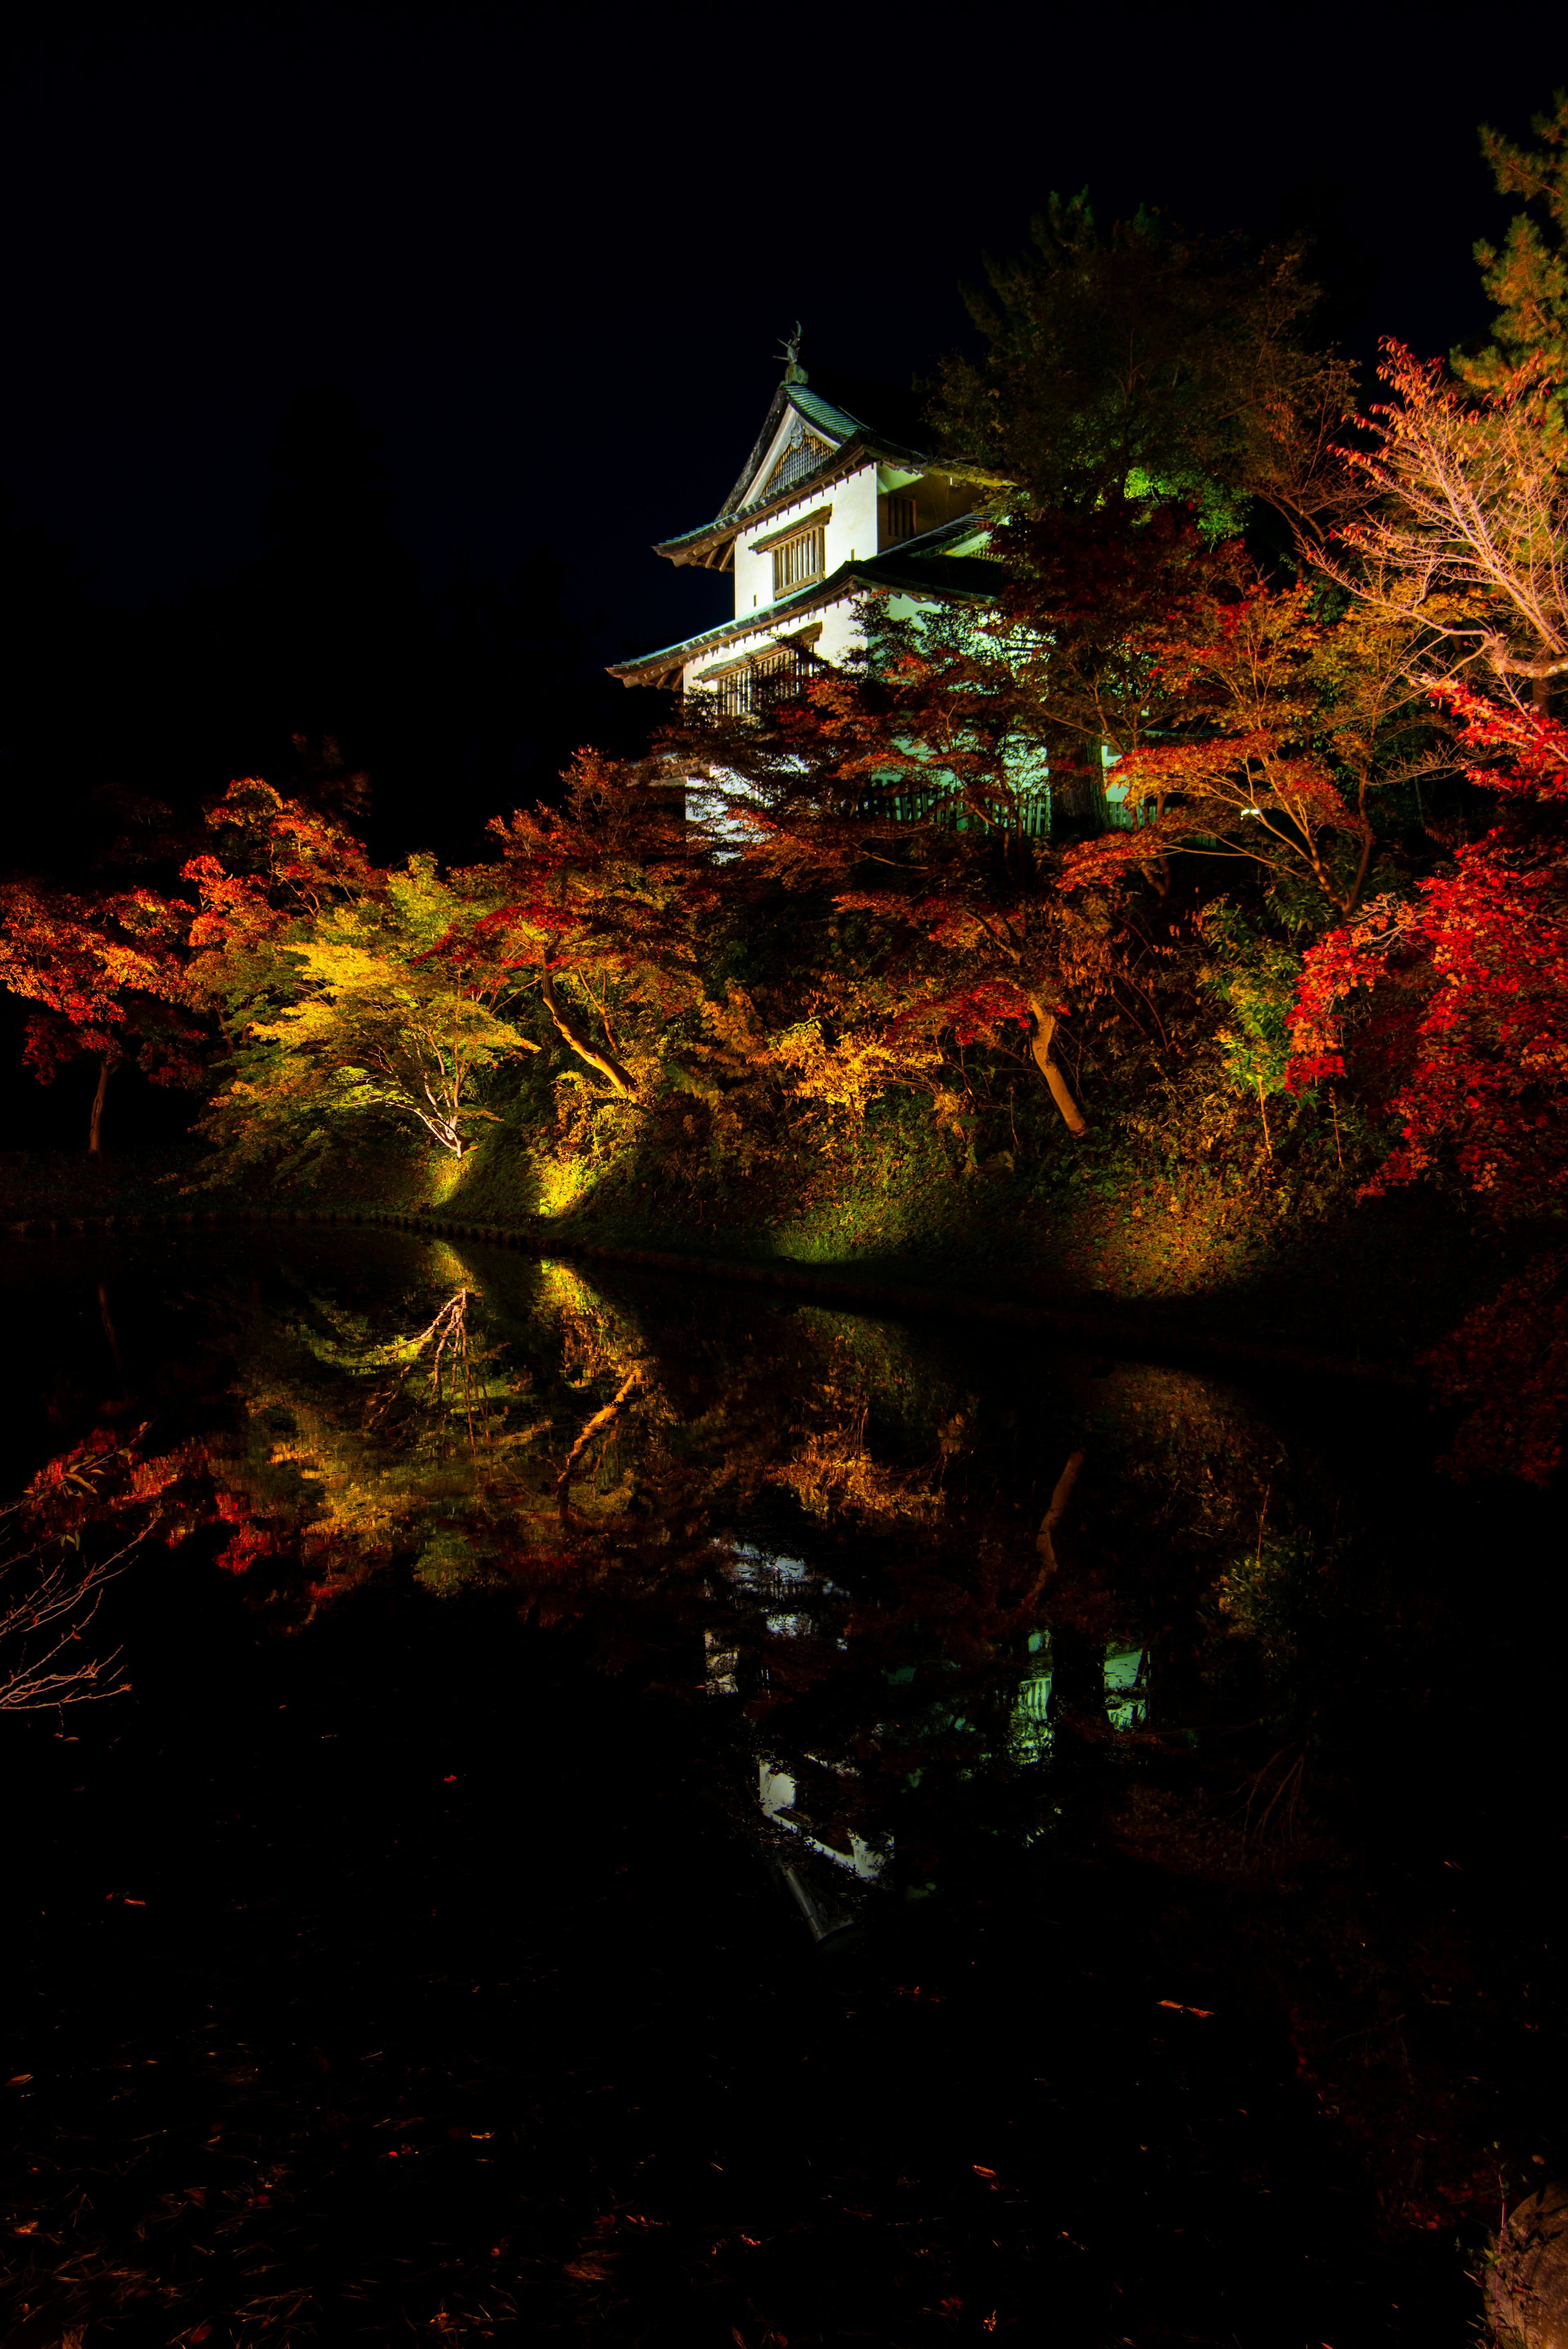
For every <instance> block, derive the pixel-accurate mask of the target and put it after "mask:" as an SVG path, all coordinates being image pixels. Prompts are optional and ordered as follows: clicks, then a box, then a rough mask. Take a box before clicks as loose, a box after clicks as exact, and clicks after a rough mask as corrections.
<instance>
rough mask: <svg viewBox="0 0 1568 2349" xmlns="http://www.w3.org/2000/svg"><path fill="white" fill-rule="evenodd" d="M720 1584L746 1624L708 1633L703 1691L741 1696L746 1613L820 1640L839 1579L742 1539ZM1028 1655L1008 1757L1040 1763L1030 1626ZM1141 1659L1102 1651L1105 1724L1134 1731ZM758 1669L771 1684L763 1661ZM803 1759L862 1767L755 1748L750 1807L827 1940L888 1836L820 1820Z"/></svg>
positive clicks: (842, 1644)
mask: <svg viewBox="0 0 1568 2349" xmlns="http://www.w3.org/2000/svg"><path fill="white" fill-rule="evenodd" d="M725 1579H726V1581H727V1584H728V1586H729V1588H730V1589H731V1591H732V1592H733V1593H734V1595H735V1599H736V1615H737V1618H740V1619H736V1618H732V1619H731V1620H730V1621H729V1622H728V1623H727V1625H726V1626H725V1627H724V1628H723V1629H722V1630H716V1629H712V1628H710V1629H709V1630H707V1632H706V1633H705V1634H704V1639H705V1644H706V1649H707V1689H708V1692H709V1694H710V1695H713V1696H717V1697H737V1696H738V1695H739V1694H740V1692H741V1671H742V1659H743V1631H742V1620H743V1619H744V1617H745V1616H746V1615H750V1616H752V1617H753V1618H754V1619H757V1618H759V1619H760V1624H761V1628H762V1629H763V1630H764V1631H765V1632H766V1633H767V1635H768V1637H769V1639H770V1640H804V1639H809V1638H811V1637H813V1636H817V1635H818V1634H819V1624H818V1611H819V1609H820V1607H821V1604H822V1602H823V1601H824V1600H826V1599H831V1598H832V1597H834V1596H835V1595H836V1586H835V1585H834V1584H833V1583H831V1582H830V1581H829V1580H828V1578H826V1577H825V1576H822V1575H820V1574H819V1573H818V1572H817V1571H816V1570H815V1569H814V1568H812V1567H810V1565H809V1564H808V1563H807V1561H806V1560H805V1559H804V1558H799V1557H787V1556H784V1555H782V1554H779V1553H778V1552H774V1551H769V1550H763V1549H759V1548H757V1547H753V1546H751V1545H749V1544H740V1545H738V1546H737V1547H736V1548H735V1550H734V1551H733V1552H732V1554H731V1557H730V1559H729V1561H728V1563H727V1566H726V1568H725ZM833 1645H834V1646H835V1647H836V1648H838V1649H839V1650H841V1651H847V1650H848V1649H849V1646H850V1642H849V1640H848V1639H847V1638H845V1637H843V1636H842V1635H840V1636H837V1637H835V1638H834V1640H833ZM1028 1655H1029V1668H1028V1669H1027V1670H1026V1671H1025V1672H1024V1673H1023V1674H1022V1676H1021V1678H1020V1679H1019V1681H1018V1682H1017V1685H1016V1695H1015V1699H1014V1702H1013V1706H1012V1712H1011V1718H1010V1726H1009V1730H1008V1733H1007V1738H1006V1755H1007V1758H1008V1759H1009V1760H1011V1761H1013V1762H1015V1763H1022V1764H1028V1763H1031V1762H1037V1761H1042V1760H1044V1759H1045V1758H1046V1757H1047V1755H1048V1754H1049V1753H1050V1751H1051V1747H1052V1743H1053V1722H1052V1710H1051V1690H1052V1677H1053V1675H1052V1669H1051V1657H1050V1640H1049V1634H1048V1632H1047V1631H1046V1630H1037V1631H1035V1632H1033V1633H1031V1635H1030V1637H1029V1640H1028ZM1145 1658H1146V1651H1145V1650H1144V1649H1142V1648H1141V1647H1139V1648H1123V1649H1119V1650H1115V1651H1111V1652H1110V1653H1109V1654H1108V1655H1107V1656H1106V1658H1105V1663H1104V1685H1105V1711H1106V1718H1107V1720H1108V1722H1109V1725H1110V1727H1111V1728H1112V1729H1120V1730H1125V1729H1131V1728H1135V1727H1136V1726H1137V1725H1138V1724H1139V1723H1140V1722H1141V1720H1142V1718H1143V1714H1144V1703H1145V1690H1144V1673H1145ZM756 1670H757V1672H758V1677H759V1679H760V1680H761V1681H763V1682H766V1680H767V1677H768V1664H767V1661H766V1658H765V1656H764V1658H763V1659H762V1660H761V1661H758V1664H757V1666H756ZM914 1676H915V1667H914V1666H913V1664H910V1665H905V1666H903V1667H901V1668H898V1669H896V1670H892V1671H886V1672H884V1674H883V1678H884V1680H885V1681H886V1682H887V1683H888V1685H889V1687H890V1688H892V1687H898V1686H901V1685H902V1686H907V1685H908V1684H909V1683H910V1682H913V1679H914ZM976 1725H977V1724H976ZM869 1726H870V1727H871V1730H872V1735H873V1736H875V1737H876V1738H877V1739H878V1740H879V1741H880V1740H882V1739H885V1738H889V1737H896V1738H899V1739H901V1740H902V1739H903V1738H906V1737H907V1735H908V1733H909V1732H908V1725H907V1724H906V1725H905V1727H904V1728H903V1730H902V1731H900V1730H894V1729H892V1727H891V1725H890V1724H888V1723H883V1722H876V1723H872V1724H869ZM923 1726H924V1727H925V1728H926V1729H928V1730H949V1731H962V1730H965V1729H967V1728H969V1727H970V1726H971V1723H969V1721H968V1719H967V1718H966V1716H965V1713H964V1712H963V1711H962V1710H961V1709H960V1708H959V1707H958V1706H955V1705H951V1704H947V1703H944V1701H943V1700H942V1698H941V1697H940V1696H936V1695H934V1696H933V1697H932V1699H931V1701H930V1702H929V1703H928V1704H927V1705H926V1706H925V1707H924V1708H923ZM800 1764H805V1765H809V1766H810V1769H812V1770H813V1771H814V1772H816V1773H818V1774H820V1773H823V1772H825V1773H827V1774H829V1775H830V1777H832V1778H836V1779H839V1780H846V1781H851V1782H855V1781H858V1780H859V1779H860V1778H861V1775H862V1774H861V1767H860V1765H859V1764H856V1763H854V1762H852V1761H845V1760H842V1759H839V1758H834V1757H832V1756H830V1755H828V1754H819V1753H805V1754H802V1755H801V1756H800V1757H799V1763H798V1764H794V1765H793V1766H792V1764H791V1759H790V1757H789V1756H788V1755H787V1754H780V1753H779V1751H778V1750H777V1749H776V1748H763V1749H761V1750H759V1751H758V1753H757V1755H756V1769H757V1791H756V1803H757V1811H758V1816H759V1818H760V1821H761V1823H762V1833H763V1838H764V1841H765V1844H766V1845H767V1846H768V1847H769V1856H770V1858H771V1861H772V1864H773V1866H774V1868H775V1870H776V1872H777V1874H778V1876H779V1879H780V1881H781V1883H782V1884H783V1886H784V1889H786V1890H787V1891H788V1892H789V1894H790V1895H791V1897H792V1898H793V1899H794V1900H795V1902H796V1903H797V1905H798V1906H799V1909H800V1912H801V1914H802V1916H803V1917H804V1918H805V1920H806V1923H807V1925H808V1927H809V1928H810V1931H811V1934H812V1936H813V1938H814V1939H815V1940H817V1941H819V1942H823V1941H828V1940H834V1939H836V1938H839V1937H841V1935H843V1934H844V1933H846V1932H847V1931H849V1930H852V1929H853V1927H854V1926H855V1925H856V1923H857V1921H858V1918H859V1911H860V1908H861V1902H862V1900H863V1898H864V1896H865V1895H866V1894H867V1893H869V1892H870V1891H871V1890H872V1889H873V1888H875V1887H876V1886H878V1885H879V1884H880V1883H882V1882H883V1880H884V1879H885V1878H887V1877H888V1871H889V1870H890V1868H891V1867H892V1860H893V1856H894V1846H893V1837H892V1835H891V1834H888V1835H884V1836H880V1837H876V1838H875V1839H874V1840H872V1839H868V1838H867V1837H864V1836H862V1835H861V1834H860V1833H859V1832H858V1831H857V1830H856V1829H854V1828H853V1827H850V1826H832V1825H830V1824H828V1823H826V1822H824V1821H823V1820H822V1819H820V1818H819V1817H817V1816H814V1815H813V1813H812V1811H811V1809H810V1806H808V1805H805V1804H802V1802H801V1801H800V1787H801V1768H800ZM919 1780H920V1772H919V1770H918V1769H916V1770H914V1771H913V1772H912V1773H910V1774H909V1776H908V1779H907V1781H906V1783H908V1784H909V1785H912V1786H913V1785H918V1784H919Z"/></svg>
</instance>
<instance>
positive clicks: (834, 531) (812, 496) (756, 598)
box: [735, 465, 877, 620]
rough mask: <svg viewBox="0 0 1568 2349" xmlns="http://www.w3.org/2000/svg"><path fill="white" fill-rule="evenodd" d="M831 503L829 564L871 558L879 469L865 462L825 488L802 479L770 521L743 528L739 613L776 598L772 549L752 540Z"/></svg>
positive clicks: (737, 569)
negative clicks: (755, 546)
mask: <svg viewBox="0 0 1568 2349" xmlns="http://www.w3.org/2000/svg"><path fill="white" fill-rule="evenodd" d="M824 505H830V506H831V508H832V512H831V513H830V516H829V518H828V539H827V546H826V549H825V555H826V562H827V568H828V570H829V571H830V572H832V571H836V570H837V569H838V567H839V565H840V564H841V563H848V562H850V561H851V558H852V557H854V556H857V555H858V556H859V557H860V558H861V561H862V562H864V561H868V560H869V559H870V557H871V556H872V555H873V554H875V553H876V551H877V469H876V467H875V466H874V465H862V466H861V469H860V471H858V472H854V473H851V475H850V477H849V479H848V480H847V481H834V482H833V484H832V485H831V487H830V488H828V489H824V488H823V487H822V486H821V485H820V483H819V484H818V485H817V487H816V488H813V487H812V486H811V484H810V481H802V482H801V484H800V495H799V498H795V499H792V500H791V501H790V502H789V505H787V506H783V507H781V508H780V509H779V512H777V513H770V514H769V516H768V519H767V521H766V522H758V523H757V524H756V526H755V527H754V528H753V529H751V530H748V531H744V532H743V533H741V535H740V536H739V537H738V539H737V540H736V543H735V616H736V618H737V619H738V620H743V619H744V618H745V617H746V616H747V614H748V612H762V611H765V610H766V609H767V607H768V605H769V604H770V603H771V602H772V601H773V553H772V549H771V548H770V547H769V548H765V549H764V551H763V552H762V553H761V554H754V553H753V552H752V542H753V541H754V540H756V539H758V538H772V537H773V536H774V535H775V534H776V533H778V532H779V531H781V530H787V529H788V528H789V524H790V523H791V522H793V521H796V520H797V519H799V521H802V522H803V521H804V520H805V518H806V516H807V515H808V514H810V513H815V512H817V510H818V508H819V507H820V506H824Z"/></svg>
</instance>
